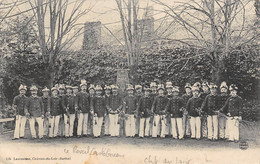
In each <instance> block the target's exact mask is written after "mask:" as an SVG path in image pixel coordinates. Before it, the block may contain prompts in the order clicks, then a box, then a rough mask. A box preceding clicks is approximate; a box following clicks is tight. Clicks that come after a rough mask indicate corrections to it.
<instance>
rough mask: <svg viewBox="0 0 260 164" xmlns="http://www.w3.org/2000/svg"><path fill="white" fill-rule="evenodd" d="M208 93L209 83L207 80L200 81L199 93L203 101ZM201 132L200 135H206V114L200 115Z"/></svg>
mask: <svg viewBox="0 0 260 164" xmlns="http://www.w3.org/2000/svg"><path fill="white" fill-rule="evenodd" d="M209 94H210V91H209V84H208V82H207V81H203V82H202V93H201V94H200V97H201V99H202V100H203V101H204V100H205V98H206V96H207V95H209ZM201 131H202V132H201V133H202V137H204V138H206V137H207V116H206V115H205V114H203V115H202V116H201Z"/></svg>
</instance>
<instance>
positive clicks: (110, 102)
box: [106, 95, 122, 111]
mask: <svg viewBox="0 0 260 164" xmlns="http://www.w3.org/2000/svg"><path fill="white" fill-rule="evenodd" d="M106 105H107V108H111V110H112V111H116V110H117V109H120V110H121V109H122V97H121V96H120V95H111V96H109V98H108V99H107V102H106Z"/></svg>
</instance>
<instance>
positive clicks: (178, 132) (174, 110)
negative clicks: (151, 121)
mask: <svg viewBox="0 0 260 164" xmlns="http://www.w3.org/2000/svg"><path fill="white" fill-rule="evenodd" d="M179 92H180V91H179V87H178V86H175V87H173V97H172V98H171V99H170V100H169V101H168V103H167V105H166V107H165V110H166V111H167V112H168V113H169V114H170V117H171V127H172V137H173V138H174V139H177V138H179V139H183V126H182V117H183V110H184V101H183V99H182V98H181V97H180V96H179ZM176 124H177V126H176Z"/></svg>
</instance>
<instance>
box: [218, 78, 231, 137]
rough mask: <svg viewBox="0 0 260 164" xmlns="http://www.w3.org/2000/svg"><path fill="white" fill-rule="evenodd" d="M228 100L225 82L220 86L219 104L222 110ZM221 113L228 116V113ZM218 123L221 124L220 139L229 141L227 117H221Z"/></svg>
mask: <svg viewBox="0 0 260 164" xmlns="http://www.w3.org/2000/svg"><path fill="white" fill-rule="evenodd" d="M228 98H229V94H228V86H227V83H226V82H225V81H223V82H222V83H221V84H220V96H219V104H218V106H219V109H221V108H222V107H223V106H224V105H225V102H226V101H227V99H228ZM220 112H221V113H223V114H224V115H226V114H227V111H220ZM218 122H219V138H220V139H228V124H227V121H226V117H225V116H223V115H220V116H219V119H218Z"/></svg>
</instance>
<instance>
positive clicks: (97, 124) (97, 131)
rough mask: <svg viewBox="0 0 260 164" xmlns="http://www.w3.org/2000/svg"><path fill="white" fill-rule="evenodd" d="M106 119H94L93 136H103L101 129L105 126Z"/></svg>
mask: <svg viewBox="0 0 260 164" xmlns="http://www.w3.org/2000/svg"><path fill="white" fill-rule="evenodd" d="M103 118H104V117H94V118H93V135H94V136H95V137H99V136H100V135H101V128H102V124H103Z"/></svg>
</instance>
